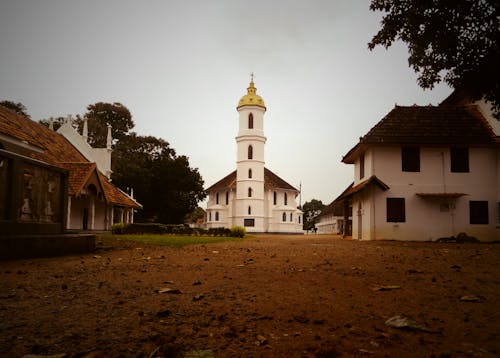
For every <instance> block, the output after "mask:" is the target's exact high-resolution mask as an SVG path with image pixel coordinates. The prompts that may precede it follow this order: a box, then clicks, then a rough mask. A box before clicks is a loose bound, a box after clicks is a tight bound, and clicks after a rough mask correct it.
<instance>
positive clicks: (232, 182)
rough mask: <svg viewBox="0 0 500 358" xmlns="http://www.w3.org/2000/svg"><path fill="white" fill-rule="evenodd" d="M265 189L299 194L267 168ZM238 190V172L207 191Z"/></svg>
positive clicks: (234, 172)
mask: <svg viewBox="0 0 500 358" xmlns="http://www.w3.org/2000/svg"><path fill="white" fill-rule="evenodd" d="M264 187H265V189H284V190H293V191H295V192H298V190H297V189H296V188H294V187H293V186H292V185H290V184H288V183H287V182H286V181H284V180H283V179H281V178H280V177H279V176H277V175H276V174H274V173H273V172H272V171H270V170H269V169H267V168H264ZM234 188H236V170H235V171H233V172H232V173H230V174H228V175H226V176H225V177H224V178H222V179H221V180H219V181H218V182H216V183H215V184H213V185H211V186H210V187H209V188H208V189H206V191H207V192H208V191H213V190H216V189H234Z"/></svg>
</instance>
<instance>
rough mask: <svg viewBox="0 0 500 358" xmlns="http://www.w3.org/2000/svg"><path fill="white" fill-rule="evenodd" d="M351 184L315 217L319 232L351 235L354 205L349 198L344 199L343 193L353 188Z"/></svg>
mask: <svg viewBox="0 0 500 358" xmlns="http://www.w3.org/2000/svg"><path fill="white" fill-rule="evenodd" d="M352 186H353V184H352V183H351V184H349V186H348V187H347V188H346V189H345V190H344V191H343V192H342V193H341V194H340V195H339V196H338V197H337V198H335V199H334V200H333V201H332V202H331V203H330V204H328V205H326V206H325V207H324V208H323V209H322V210H321V213H319V215H318V216H316V218H315V219H314V221H315V224H314V226H315V228H316V229H317V233H318V234H337V235H342V236H351V230H352V206H351V203H350V201H349V200H344V199H342V197H343V195H344V194H345V193H347V192H349V191H350V190H351V189H352Z"/></svg>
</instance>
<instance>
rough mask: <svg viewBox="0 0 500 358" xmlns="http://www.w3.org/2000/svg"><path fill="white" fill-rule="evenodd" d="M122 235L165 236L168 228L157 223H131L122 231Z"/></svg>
mask: <svg viewBox="0 0 500 358" xmlns="http://www.w3.org/2000/svg"><path fill="white" fill-rule="evenodd" d="M123 233H124V234H166V233H168V227H167V225H164V224H158V223H133V224H128V225H126V226H125V228H124V229H123Z"/></svg>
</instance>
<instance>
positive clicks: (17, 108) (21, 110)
mask: <svg viewBox="0 0 500 358" xmlns="http://www.w3.org/2000/svg"><path fill="white" fill-rule="evenodd" d="M0 106H4V107H6V108H8V109H11V110H13V111H14V112H16V113H18V114H22V115H23V116H25V117H26V118H29V119H31V117H30V115H29V114H28V112H27V109H26V106H25V105H24V104H22V103H21V102H17V103H16V102H12V101H0Z"/></svg>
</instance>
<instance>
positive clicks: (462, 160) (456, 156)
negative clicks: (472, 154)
mask: <svg viewBox="0 0 500 358" xmlns="http://www.w3.org/2000/svg"><path fill="white" fill-rule="evenodd" d="M450 165H451V172H452V173H468V172H469V148H450Z"/></svg>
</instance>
